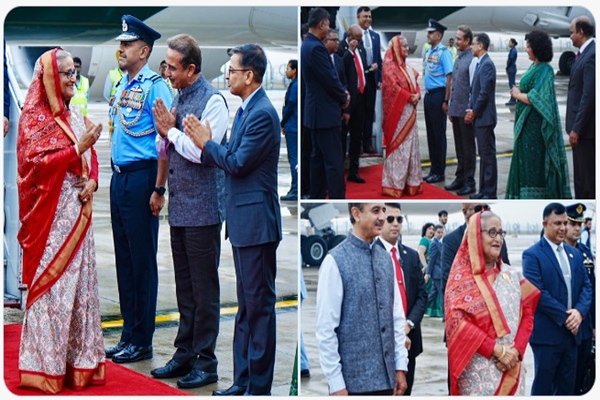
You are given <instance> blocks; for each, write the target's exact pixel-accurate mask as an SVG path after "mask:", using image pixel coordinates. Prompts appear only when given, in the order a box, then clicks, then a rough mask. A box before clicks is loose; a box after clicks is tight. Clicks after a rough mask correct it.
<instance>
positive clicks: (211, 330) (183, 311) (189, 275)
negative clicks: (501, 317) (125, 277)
mask: <svg viewBox="0 0 600 400" xmlns="http://www.w3.org/2000/svg"><path fill="white" fill-rule="evenodd" d="M167 47H168V48H167V54H166V57H165V62H166V65H167V68H166V71H165V74H166V77H167V79H169V80H170V82H171V85H172V86H173V88H175V89H177V90H178V95H177V96H176V97H175V99H174V100H173V106H172V107H171V112H170V111H169V110H168V109H167V107H166V106H165V104H164V102H163V101H162V100H160V99H159V100H156V102H155V105H154V116H155V118H156V126H157V127H158V133H159V135H160V138H157V142H156V146H157V150H158V155H159V157H160V158H161V159H165V160H168V163H169V173H168V180H169V225H170V226H171V251H172V253H173V267H174V268H175V292H176V294H177V306H178V309H179V315H180V318H179V329H178V331H177V337H176V338H175V347H176V348H177V350H176V351H175V354H174V355H173V358H172V359H171V360H170V361H169V362H168V363H167V365H165V366H164V367H161V368H156V369H154V370H152V371H151V372H150V373H151V374H152V376H154V377H155V378H159V379H160V378H174V377H183V378H182V379H180V380H178V381H177V386H179V387H183V388H197V387H202V386H205V385H208V384H210V383H214V382H216V381H217V380H218V375H217V363H218V360H217V356H216V354H215V348H216V345H217V336H218V335H219V319H220V310H221V300H220V289H219V272H218V269H219V258H220V255H221V225H222V222H223V220H224V219H225V173H224V172H223V171H222V170H220V169H219V168H216V167H214V166H208V165H205V164H204V163H202V160H201V157H202V151H201V150H200V149H199V148H198V147H196V145H195V144H194V142H192V140H191V139H190V138H189V137H188V136H186V134H185V133H183V119H184V118H185V116H186V115H188V114H193V115H195V116H196V117H197V118H198V119H200V120H201V121H210V124H211V125H212V128H213V132H214V133H215V136H214V140H216V141H217V142H220V143H225V142H226V132H227V122H228V120H229V112H228V110H227V104H226V102H225V99H224V98H223V96H222V95H221V93H219V91H218V90H216V89H214V88H213V87H212V85H211V84H210V83H209V82H208V81H207V80H206V79H204V76H203V75H202V72H201V70H202V52H201V50H200V46H199V45H198V42H197V41H196V39H194V38H193V37H192V36H190V35H185V34H181V35H176V36H173V37H171V38H169V39H168V40H167ZM173 110H174V111H175V114H173V113H172V112H173ZM164 178H165V179H166V178H167V177H166V176H165V177H164ZM160 183H161V184H164V183H165V182H160Z"/></svg>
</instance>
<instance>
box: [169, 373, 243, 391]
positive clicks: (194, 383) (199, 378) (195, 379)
mask: <svg viewBox="0 0 600 400" xmlns="http://www.w3.org/2000/svg"><path fill="white" fill-rule="evenodd" d="M218 380H219V375H217V373H216V372H204V371H201V370H199V369H196V368H194V369H192V370H191V371H190V373H189V374H187V375H186V376H185V377H183V378H181V379H180V380H178V381H177V386H179V387H180V388H184V389H190V388H199V387H202V386H206V385H210V384H211V383H215V382H216V381H218ZM244 391H245V389H244Z"/></svg>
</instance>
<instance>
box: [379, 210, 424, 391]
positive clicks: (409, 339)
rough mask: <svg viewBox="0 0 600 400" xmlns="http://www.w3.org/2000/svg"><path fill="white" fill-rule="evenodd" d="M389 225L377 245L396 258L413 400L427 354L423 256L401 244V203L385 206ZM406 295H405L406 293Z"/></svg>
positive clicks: (407, 378) (384, 227) (386, 225)
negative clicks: (423, 324)
mask: <svg viewBox="0 0 600 400" xmlns="http://www.w3.org/2000/svg"><path fill="white" fill-rule="evenodd" d="M385 206H386V212H385V223H384V225H383V228H382V229H381V236H380V237H379V239H377V241H376V243H377V244H379V245H381V246H382V247H383V248H384V249H385V250H386V251H387V253H388V254H389V255H390V257H391V258H392V261H393V262H394V265H395V267H396V268H395V270H396V274H395V277H396V282H397V283H398V288H399V289H400V295H401V296H400V297H401V298H402V304H403V305H405V306H404V311H405V312H404V314H405V315H406V327H405V328H404V333H406V335H407V336H406V349H407V350H408V371H407V372H406V384H407V389H406V391H405V392H404V395H405V396H410V394H411V393H412V386H413V382H414V379H415V369H416V366H417V362H416V358H417V356H418V355H419V354H421V353H422V352H423V339H422V335H421V320H422V319H423V315H424V314H425V308H426V305H427V291H426V290H425V279H424V277H423V271H421V264H420V262H419V253H417V252H416V250H414V249H411V248H410V247H408V246H405V245H403V244H402V243H401V238H402V222H403V220H404V218H403V217H402V214H401V209H400V204H399V203H385ZM403 292H404V293H403Z"/></svg>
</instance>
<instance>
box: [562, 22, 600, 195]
mask: <svg viewBox="0 0 600 400" xmlns="http://www.w3.org/2000/svg"><path fill="white" fill-rule="evenodd" d="M571 40H572V41H573V46H575V47H577V48H579V51H578V52H577V57H576V58H575V61H574V62H573V65H572V66H571V77H570V78H569V90H568V92H567V113H566V116H565V119H566V124H565V125H566V129H567V133H568V134H569V143H571V145H572V146H573V180H574V184H575V198H578V199H594V198H595V197H596V114H595V112H596V91H595V90H596V42H595V40H594V26H593V25H592V22H591V21H590V19H589V18H588V17H578V18H575V19H574V20H573V22H572V23H571Z"/></svg>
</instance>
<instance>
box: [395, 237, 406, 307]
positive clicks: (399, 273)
mask: <svg viewBox="0 0 600 400" xmlns="http://www.w3.org/2000/svg"><path fill="white" fill-rule="evenodd" d="M392 258H393V259H394V266H395V267H396V279H397V280H398V288H399V289H400V295H401V296H402V308H404V316H407V315H408V303H407V301H406V288H405V287H404V273H403V272H402V268H401V266H400V261H398V254H397V252H396V246H394V247H392Z"/></svg>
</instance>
